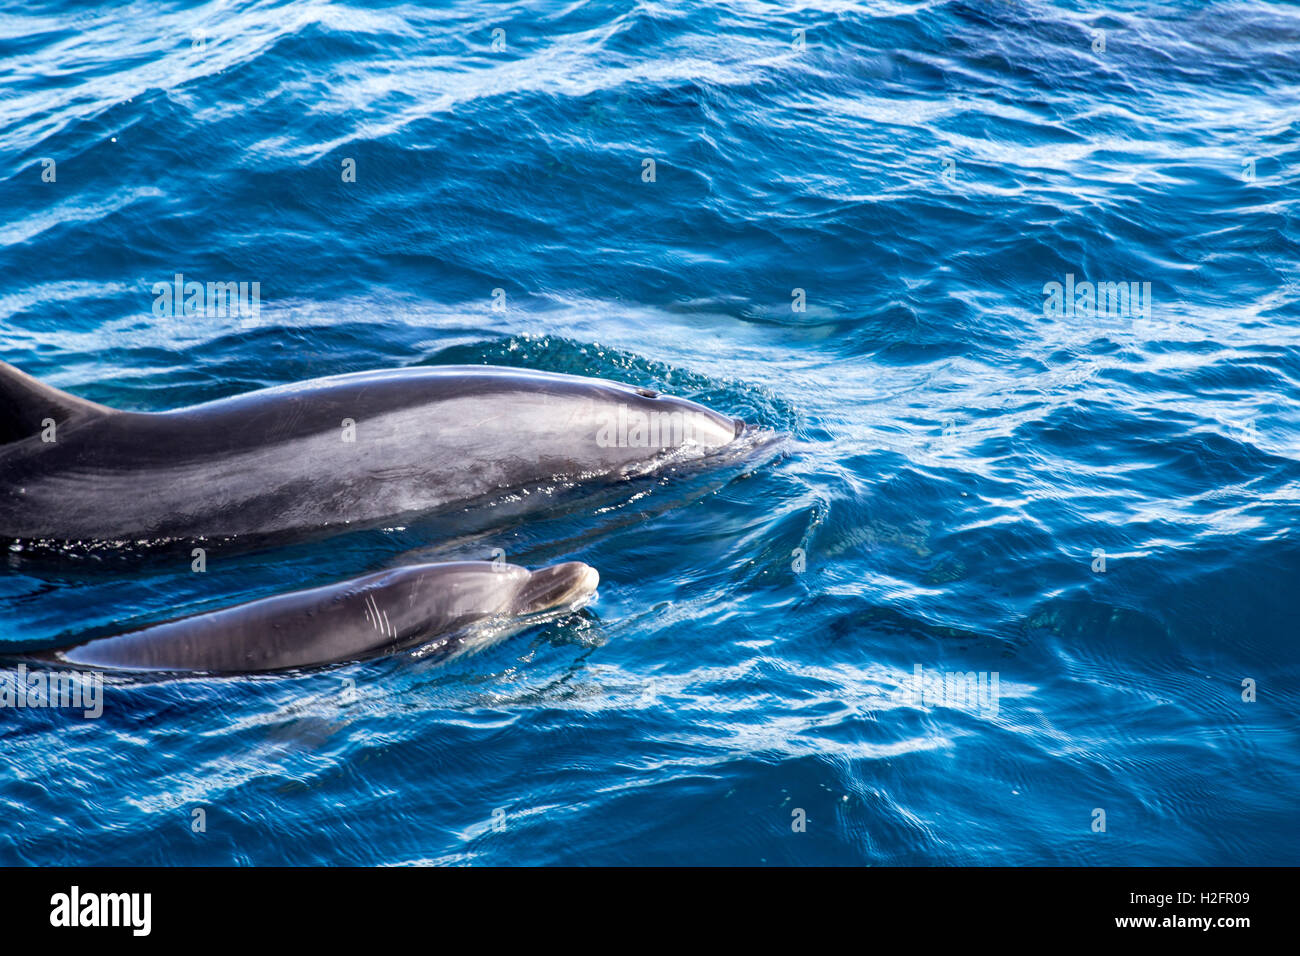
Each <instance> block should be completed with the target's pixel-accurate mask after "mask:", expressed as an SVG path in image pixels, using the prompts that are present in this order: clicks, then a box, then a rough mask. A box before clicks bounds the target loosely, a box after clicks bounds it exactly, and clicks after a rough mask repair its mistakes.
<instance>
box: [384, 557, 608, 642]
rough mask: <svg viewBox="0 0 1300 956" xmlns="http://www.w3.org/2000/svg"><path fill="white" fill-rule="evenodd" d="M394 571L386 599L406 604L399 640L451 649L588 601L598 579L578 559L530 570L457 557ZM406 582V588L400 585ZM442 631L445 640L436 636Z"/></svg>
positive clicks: (510, 631) (493, 637) (514, 629)
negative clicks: (395, 581) (396, 581)
mask: <svg viewBox="0 0 1300 956" xmlns="http://www.w3.org/2000/svg"><path fill="white" fill-rule="evenodd" d="M398 573H399V574H400V575H401V576H402V578H403V582H402V585H399V586H398V588H397V589H396V590H390V591H389V594H388V598H389V599H390V600H389V601H388V602H387V603H388V604H389V606H393V605H396V606H397V607H402V608H405V609H406V613H405V614H403V615H402V616H403V618H404V619H405V625H406V635H405V637H403V638H401V639H400V641H399V642H400V643H401V644H403V645H406V646H410V645H413V644H421V643H426V642H429V641H430V640H434V641H435V643H434V645H432V650H434V651H437V652H443V651H449V650H450V651H453V652H455V653H462V652H465V651H468V650H471V649H474V648H477V647H480V646H483V645H484V644H485V643H490V642H491V641H494V640H496V639H499V638H500V637H503V636H506V635H509V634H513V633H515V632H517V631H519V630H520V629H522V628H525V627H528V626H530V625H532V624H534V623H536V622H537V621H538V619H539V618H541V617H543V616H546V615H552V614H558V613H563V612H566V611H571V610H577V609H578V608H580V607H582V606H583V605H584V604H586V603H587V602H588V601H590V600H591V598H592V597H593V596H594V595H595V593H596V585H597V584H598V583H599V582H600V575H599V574H597V573H596V569H595V568H592V567H590V566H589V565H586V564H583V563H581V562H579V561H567V562H565V563H563V564H554V565H550V566H549V567H543V568H538V569H537V570H535V571H529V570H528V569H527V568H522V567H519V566H518V565H515V564H505V563H499V562H489V561H459V562H454V563H450V564H437V565H424V566H415V567H409V568H405V569H399V572H398ZM408 584H409V585H410V587H409V589H408V588H406V587H404V585H408ZM394 599H395V600H394ZM384 603H385V602H384V601H382V600H381V601H380V602H379V606H380V607H381V608H382V607H383V606H384ZM391 616H392V615H391V613H390V615H389V617H388V618H385V620H389V619H391ZM444 635H445V636H446V638H447V640H445V641H442V642H438V641H437V640H436V639H437V638H440V637H442V636H444ZM456 635H459V636H456ZM448 641H450V643H448Z"/></svg>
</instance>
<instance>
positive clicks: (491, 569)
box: [40, 561, 600, 674]
mask: <svg viewBox="0 0 1300 956" xmlns="http://www.w3.org/2000/svg"><path fill="white" fill-rule="evenodd" d="M599 581H600V576H599V575H598V574H597V573H596V571H595V569H594V568H591V567H589V566H588V565H585V564H582V563H581V562H577V561H570V562H566V563H564V564H555V565H551V566H549V567H544V568H538V569H537V570H536V571H529V570H527V569H526V568H521V567H519V566H517V565H513V564H504V563H502V564H496V563H493V562H489V561H458V562H450V563H446V564H417V565H407V566H404V567H399V568H393V569H391V570H388V571H380V572H377V573H375V574H368V575H366V576H365V577H360V578H354V579H352V580H349V581H343V582H340V583H337V584H331V585H327V586H325V587H319V588H312V589H311V590H307V591H295V592H293V593H290V594H280V595H276V596H274V597H269V598H263V599H262V600H258V601H252V602H250V603H248V604H240V605H237V606H235V607H229V608H224V609H222V610H219V611H211V612H208V613H206V614H197V615H194V616H192V617H185V618H180V619H178V620H174V621H168V622H166V623H164V624H155V625H152V626H150V627H145V628H141V629H139V630H136V631H130V632H127V633H125V634H118V635H114V636H112V637H101V638H96V639H94V640H90V641H87V642H85V643H83V644H79V645H76V646H75V647H70V648H66V649H63V650H57V651H52V652H45V653H43V654H41V655H40V656H41V657H43V658H45V659H53V660H56V661H59V662H61V663H63V664H68V665H72V666H76V667H84V668H95V669H108V670H132V671H202V672H205V673H212V674H230V673H255V672H258V671H275V670H286V669H293V668H305V667H316V666H320V665H323V664H333V663H338V662H341V661H351V660H359V659H363V658H367V657H374V656H379V655H383V654H393V653H397V652H399V651H403V650H409V649H413V648H417V647H419V648H421V650H422V652H424V653H430V652H441V653H447V652H450V651H452V650H454V649H455V645H456V644H458V643H460V642H461V641H462V640H463V638H464V637H465V636H466V633H467V631H469V630H470V629H472V628H473V626H474V625H476V624H482V623H484V622H492V623H497V624H499V625H501V628H502V630H503V631H510V630H517V629H518V628H520V627H523V626H527V624H528V623H529V620H530V619H535V616H536V615H539V614H543V613H546V612H551V611H556V612H559V611H564V610H569V609H576V608H577V607H580V606H581V605H582V604H584V603H585V602H586V601H587V600H589V599H590V598H591V596H592V595H593V594H594V593H595V590H596V585H597V584H598V583H599Z"/></svg>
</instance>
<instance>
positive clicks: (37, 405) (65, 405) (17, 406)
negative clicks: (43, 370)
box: [0, 362, 112, 445]
mask: <svg viewBox="0 0 1300 956" xmlns="http://www.w3.org/2000/svg"><path fill="white" fill-rule="evenodd" d="M110 411H112V409H110V408H107V407H105V406H103V405H96V404H95V403H94V402H88V401H86V400H85V399H84V398H77V396H75V395H69V394H68V393H67V392H61V391H59V390H58V389H57V388H54V387H53V386H51V385H46V384H44V383H43V382H39V381H37V380H36V379H34V378H32V377H31V376H30V375H28V374H27V373H26V372H20V371H19V370H18V369H16V368H14V367H13V366H12V365H9V364H8V363H6V362H0V445H3V444H7V443H9V442H11V441H21V440H22V439H24V438H31V437H32V436H33V435H38V434H40V432H41V430H42V429H43V428H44V427H45V425H44V422H45V421H46V420H47V419H53V420H54V421H55V422H57V423H59V424H62V423H64V422H66V421H69V420H70V419H73V418H78V417H82V416H85V415H87V414H103V413H106V412H110Z"/></svg>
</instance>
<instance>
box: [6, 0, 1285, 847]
mask: <svg viewBox="0 0 1300 956" xmlns="http://www.w3.org/2000/svg"><path fill="white" fill-rule="evenodd" d="M1298 137H1300V10H1298V9H1297V7H1295V6H1294V5H1290V4H1283V3H1267V2H1258V0H1243V2H1236V0H1233V2H1211V3H1191V2H1188V3H1133V2H1114V3H1109V4H1107V5H1105V7H1104V8H1103V7H1102V6H1100V5H1092V4H1083V3H1065V2H1046V0H1005V2H997V3H992V2H989V3H977V2H954V0H947V2H941V0H923V2H911V3H904V2H885V3H845V2H834V0H810V2H805V3H798V4H776V3H762V2H754V0H740V2H735V3H727V4H712V3H703V2H699V0H681V2H671V3H670V2H635V0H620V2H613V0H590V2H581V0H577V2H541V0H535V2H515V3H494V2H487V0H456V2H452V3H447V4H436V5H429V6H426V5H418V4H403V3H373V4H363V3H356V2H353V3H342V2H327V0H296V2H246V0H213V2H208V3H182V2H145V0H137V2H127V3H121V2H108V3H94V4H91V3H86V4H80V3H70V2H66V0H59V2H42V0H32V2H21V3H20V2H16V0H8V2H5V3H4V4H3V5H0V358H3V359H4V360H6V361H8V362H11V363H13V364H15V365H17V366H18V367H20V368H22V369H24V370H25V371H28V372H30V373H32V374H34V375H37V376H38V377H41V378H43V379H44V380H46V381H48V382H50V383H52V384H54V385H57V386H59V387H61V388H65V389H68V390H69V391H72V392H74V393H76V394H78V395H82V396H84V397H87V398H90V399H93V400H95V401H98V402H103V403H106V404H110V405H113V406H117V407H122V408H130V409H146V410H147V409H165V408H172V407H179V406H182V405H186V404H191V403H196V402H200V401H204V400H208V399H213V398H218V397H221V396H227V395H234V394H238V393H240V392H244V391H248V390H251V389H254V388H258V387H263V386H269V385H274V384H280V383H286V382H293V381H297V380H302V379H306V378H311V377H315V376H320V375H326V374H333V373H339V372H347V371H358V370H363V369H373V368H395V367H400V366H408V365H414V364H445V363H452V364H456V363H471V364H477V363H489V364H504V365H514V366H520V367H526V368H537V369H550V370H556V371H563V372H576V373H581V374H587V375H595V376H602V377H607V378H612V379H618V380H622V381H628V382H633V383H636V384H646V385H651V386H654V387H656V388H660V389H662V390H665V391H669V392H672V393H674V394H680V395H685V396H688V397H691V398H695V399H697V400H700V401H703V402H705V403H707V404H709V405H711V406H713V407H715V408H718V409H719V410H721V411H723V412H726V413H728V414H732V415H736V416H739V417H742V418H744V419H745V420H746V421H748V422H751V423H757V424H760V425H763V426H766V427H768V428H770V429H771V430H773V431H774V432H776V433H778V435H779V437H778V439H777V440H776V441H775V442H774V443H773V444H772V445H771V446H769V447H768V448H766V449H764V450H763V451H762V453H761V454H755V455H754V456H752V457H751V458H749V459H746V460H745V461H743V462H739V463H735V462H732V463H728V464H727V465H725V466H723V467H719V468H716V469H710V470H706V471H704V472H700V473H694V474H689V475H672V476H665V477H663V478H660V479H656V480H648V481H644V482H640V483H636V484H634V485H631V486H626V487H623V488H621V489H616V490H615V491H614V492H612V493H610V492H602V493H600V494H596V495H593V496H592V497H591V498H590V499H584V500H580V501H578V502H577V503H574V502H569V503H568V504H565V505H563V506H561V505H559V504H557V505H556V506H555V507H554V508H553V509H551V510H549V511H547V512H544V513H541V514H534V515H531V516H520V515H517V514H510V513H508V512H504V511H503V512H502V513H500V514H496V513H489V514H475V515H465V516H462V518H461V519H456V520H449V521H447V522H444V523H441V524H439V525H438V526H437V527H430V526H427V525H421V524H420V523H418V522H416V523H413V524H412V525H410V526H408V527H403V528H394V529H387V530H384V531H372V532H366V533H358V534H353V535H348V536H344V537H338V538H331V539H328V540H326V541H324V542H316V543H311V544H298V545H294V546H292V547H284V548H279V549H266V550H261V551H257V552H254V553H230V554H228V555H227V554H225V553H222V552H220V551H218V552H216V553H214V554H213V555H211V556H209V566H208V571H207V573H205V574H195V573H192V572H191V569H190V564H189V560H188V558H185V559H179V560H173V561H167V560H160V559H144V558H142V559H140V560H139V561H135V560H112V561H107V560H106V561H102V562H101V561H98V560H91V559H88V558H85V557H84V556H78V555H75V554H69V555H67V556H66V559H65V560H62V561H60V560H55V561H46V562H35V563H34V562H32V561H30V560H28V558H27V556H26V555H24V554H22V553H10V554H8V555H7V556H5V558H4V559H3V560H0V621H2V622H3V632H4V633H3V638H4V640H5V641H6V642H7V643H8V644H10V645H15V646H19V647H21V646H26V645H27V644H31V645H32V646H35V645H37V644H42V643H49V642H50V641H52V640H55V639H70V638H71V637H74V636H75V635H77V634H79V633H83V632H88V631H92V630H99V629H109V630H112V629H125V628H127V627H130V626H133V625H136V624H139V623H143V622H147V621H153V620H159V619H164V618H168V617H173V616H176V615H178V614H184V613H190V612H194V611H199V610H206V609H211V608H215V607H220V606H224V605H227V604H231V603H236V602H238V601H242V600H249V599H253V598H256V597H261V596H266V595H270V594H274V593H278V592H282V591H286V590H291V589H295V588H299V587H303V586H307V585H314V584H322V583H326V582H329V581H334V580H338V579H341V578H345V577H348V576H353V575H357V574H361V573H365V572H368V571H371V570H375V569H378V568H382V567H386V566H390V565H392V564H396V563H400V562H403V561H409V560H428V559H437V558H488V557H490V556H491V555H492V552H493V549H497V548H499V549H502V550H504V551H505V552H506V553H507V555H508V556H509V557H510V559H511V560H513V561H516V562H519V563H523V564H526V565H529V566H535V565H538V564H543V563H549V562H553V561H559V560H571V559H576V560H582V561H586V562H588V563H590V564H592V565H593V566H595V567H596V568H598V569H599V571H600V573H601V576H602V583H601V588H600V597H599V600H598V601H597V602H596V603H595V604H594V605H592V606H591V607H590V608H588V609H586V610H585V611H582V612H579V613H577V614H574V615H571V616H567V617H565V618H563V619H561V620H558V621H554V622H551V623H548V624H546V625H544V626H542V627H538V628H534V629H531V630H529V631H527V632H524V633H522V634H518V635H515V636H513V637H511V638H508V639H506V640H502V641H500V642H498V643H496V644H494V645H493V646H491V647H488V648H486V649H484V650H482V651H481V652H480V653H478V654H475V655H472V656H466V657H462V658H459V659H457V660H455V661H452V662H450V663H444V664H437V663H433V662H428V661H423V660H415V659H412V658H410V657H400V658H391V659H384V660H380V661H371V662H364V663H357V664H352V665H347V666H341V667H336V668H330V669H326V670H321V671H315V672H312V673H306V674H299V675H279V676H264V677H249V678H221V679H209V678H189V679H156V678H152V679H140V678H114V679H112V680H111V681H110V682H109V683H108V685H107V686H106V687H105V692H104V693H105V698H104V712H103V716H102V717H100V718H99V719H97V720H86V719H82V718H81V717H80V716H79V714H78V713H75V712H69V711H66V710H51V709H24V710H17V709H5V710H0V821H2V822H3V826H0V862H3V863H9V864H19V863H40V864H71V863H92V864H101V863H119V864H160V863H161V864H170V863H177V864H227V863H240V864H272V863H289V864H322V863H331V864H404V863H470V864H544V863H561V864H631V863H652V864H886V865H888V864H1011V865H1034V864H1138V865H1145V864H1192V865H1197V864H1229V863H1243V864H1270V863H1271V864H1278V863H1282V864H1295V863H1297V862H1300V827H1298V825H1297V817H1296V808H1297V784H1298V783H1300V720H1298V719H1297V712H1298V711H1300V667H1298V666H1297V661H1298V659H1300V655H1297V653H1296V649H1295V637H1296V617H1295V614H1294V612H1293V609H1292V603H1293V601H1295V600H1296V598H1297V596H1298V595H1300V589H1298V588H1297V582H1298V581H1300V545H1298V544H1297V534H1296V524H1297V520H1298V518H1300V503H1298V499H1300V411H1298V410H1297V400H1298V399H1300V328H1298V327H1297V319H1298V318H1300V235H1298V234H1297V221H1296V216H1297V212H1298V210H1300V148H1298V146H1297V139H1298ZM47 161H48V162H47ZM51 163H52V164H53V165H51ZM350 171H354V172H355V181H349V179H350ZM51 180H52V181H51ZM177 274H181V275H183V276H184V277H186V278H187V279H192V280H198V281H203V282H207V281H235V282H240V281H243V282H250V283H252V282H257V283H259V286H258V289H259V311H258V313H257V315H256V316H255V317H251V318H250V319H248V320H244V319H241V318H240V317H221V316H206V315H205V316H184V315H182V316H178V317H173V316H166V315H158V314H156V310H155V303H156V300H157V298H158V293H157V292H155V284H156V283H167V282H170V281H172V279H173V277H174V276H175V275H177ZM1067 276H1072V277H1073V278H1072V279H1069V280H1067ZM1067 281H1069V282H1071V283H1075V284H1076V288H1077V283H1082V282H1094V283H1096V282H1124V283H1129V282H1136V283H1139V289H1141V285H1140V284H1141V283H1150V298H1149V308H1147V307H1145V306H1144V307H1143V308H1141V309H1137V308H1132V307H1131V308H1130V309H1129V312H1128V314H1124V315H1100V314H1096V310H1094V314H1084V313H1083V311H1082V309H1081V308H1076V309H1075V310H1073V314H1071V312H1070V310H1067V309H1065V308H1064V307H1063V308H1062V309H1059V310H1056V309H1053V308H1051V307H1050V299H1051V295H1050V292H1046V291H1045V289H1050V288H1051V287H1050V285H1049V284H1050V283H1053V282H1059V283H1061V284H1062V286H1064V285H1065V284H1066V283H1067ZM497 290H499V291H497ZM462 519H463V520H462ZM13 666H14V665H6V669H7V670H8V671H9V672H10V673H11V674H12V672H13ZM967 672H975V673H976V674H977V675H980V674H984V675H989V676H988V678H987V679H988V682H989V683H988V684H986V685H984V686H985V687H986V688H990V689H991V688H992V687H993V684H992V681H993V676H992V675H994V674H996V675H997V685H996V689H997V694H996V696H993V695H992V694H991V693H989V694H987V695H986V696H985V697H981V698H977V699H976V700H974V701H971V700H969V699H961V700H958V699H956V698H954V697H948V696H945V697H943V698H941V699H940V698H936V697H935V696H933V695H930V696H928V697H927V696H926V695H925V694H924V693H923V694H922V695H920V696H919V697H917V696H916V695H914V694H913V693H912V691H913V690H914V689H915V687H916V680H917V674H918V673H920V674H921V675H922V677H925V676H926V675H930V676H933V675H944V674H966V673H967ZM0 676H4V675H0ZM1243 682H1246V683H1243ZM1252 696H1253V697H1254V699H1253V700H1247V699H1243V698H1249V697H1252ZM196 810H202V811H203V814H202V815H201V816H202V817H203V820H204V823H205V826H206V828H205V829H202V830H201V831H200V832H196V826H197V823H196V821H197V819H198V816H196V814H195V811H196ZM1098 811H1104V830H1103V829H1101V821H1102V819H1103V818H1102V817H1101V816H1099V814H1098Z"/></svg>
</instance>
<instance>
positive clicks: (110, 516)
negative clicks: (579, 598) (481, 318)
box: [0, 362, 744, 544]
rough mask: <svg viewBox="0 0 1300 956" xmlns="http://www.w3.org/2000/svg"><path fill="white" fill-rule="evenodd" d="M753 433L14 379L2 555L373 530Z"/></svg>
mask: <svg viewBox="0 0 1300 956" xmlns="http://www.w3.org/2000/svg"><path fill="white" fill-rule="evenodd" d="M743 427H744V425H743V423H742V422H740V421H738V420H737V419H733V418H729V417H726V416H724V415H720V414H718V413H717V412H714V411H711V410H709V409H707V408H705V407H703V406H701V405H697V404H696V403H694V402H691V401H687V400H685V399H680V398H671V397H666V396H661V395H659V394H657V393H656V392H654V391H652V390H650V389H645V388H635V387H633V386H629V385H623V384H619V383H616V382H608V381H602V380H599V379H593V378H584V377H581V376H576V375H562V374H557V373H552V372H536V371H527V370H521V369H511V368H495V367H490V366H441V367H436V366H435V367H415V368H406V369H400V370H396V371H377V372H360V373H356V374H350V375H339V376H333V377H330V378H322V379H316V380H313V381H309V382H302V383H298V384H294V385H285V386H279V387H276V388H269V389H265V390H262V391H257V392H251V393H248V394H245V395H240V396H236V397H232V398H224V399H220V400H217V401H213V402H207V403H205V404H202V405H195V406H192V407H189V408H182V409H179V410H176V411H167V412H128V411H116V410H113V409H110V408H106V407H104V406H102V405H96V404H94V403H92V402H88V401H85V400H83V399H80V398H76V397H74V396H72V395H69V394H67V393H65V392H61V391H59V390H58V389H55V388H52V387H50V386H48V385H45V384H42V383H41V382H39V381H37V380H36V379H34V378H32V377H30V376H28V375H26V374H24V373H23V372H20V371H19V370H17V369H15V368H13V367H12V366H10V365H7V364H5V363H3V362H0V538H7V539H11V540H40V541H53V542H73V541H76V542H134V543H143V544H149V543H156V542H159V541H166V540H175V539H185V540H188V539H196V538H230V537H236V536H240V535H258V536H260V535H274V534H278V533H288V532H306V531H314V530H316V529H331V530H341V529H343V528H345V527H346V526H349V525H353V526H370V525H375V524H379V523H381V522H385V521H389V520H391V519H396V518H401V517H404V516H409V515H412V514H416V513H420V512H430V511H434V510H438V509H440V508H443V507H445V506H449V505H455V504H458V503H462V502H467V501H472V500H474V499H477V498H481V497H483V496H485V495H491V494H492V493H494V492H501V491H505V490H509V489H526V488H530V487H536V486H539V485H543V484H544V485H548V486H555V485H562V484H566V483H576V482H578V481H581V480H585V479H592V478H623V477H627V476H630V475H634V474H638V473H645V472H649V471H652V470H654V469H655V468H656V467H658V466H660V465H661V464H663V463H664V462H665V461H667V460H683V459H691V458H698V457H702V456H704V455H707V454H709V453H711V452H713V451H715V450H717V449H719V448H721V447H723V446H725V445H728V444H730V443H731V442H733V441H734V440H735V439H736V438H737V437H738V436H739V435H740V434H741V432H742V430H743Z"/></svg>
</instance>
